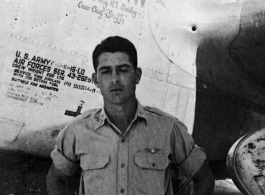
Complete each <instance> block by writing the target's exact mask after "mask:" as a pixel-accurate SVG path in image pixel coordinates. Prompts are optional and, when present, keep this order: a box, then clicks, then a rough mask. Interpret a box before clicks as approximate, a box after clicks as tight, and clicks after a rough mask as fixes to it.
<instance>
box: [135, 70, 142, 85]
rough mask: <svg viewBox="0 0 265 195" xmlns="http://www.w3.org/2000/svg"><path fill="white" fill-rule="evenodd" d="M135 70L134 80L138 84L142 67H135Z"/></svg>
mask: <svg viewBox="0 0 265 195" xmlns="http://www.w3.org/2000/svg"><path fill="white" fill-rule="evenodd" d="M135 72H136V80H135V82H136V84H138V83H139V82H140V80H141V77H142V69H141V68H139V67H137V69H136V71H135Z"/></svg>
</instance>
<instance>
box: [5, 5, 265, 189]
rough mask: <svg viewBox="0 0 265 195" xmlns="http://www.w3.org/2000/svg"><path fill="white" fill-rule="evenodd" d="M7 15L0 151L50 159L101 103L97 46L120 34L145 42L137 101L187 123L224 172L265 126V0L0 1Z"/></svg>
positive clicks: (222, 174) (221, 174)
mask: <svg viewBox="0 0 265 195" xmlns="http://www.w3.org/2000/svg"><path fill="white" fill-rule="evenodd" d="M0 21H1V23H0V24H1V27H0V68H1V72H0V88H1V93H0V109H1V112H0V148H1V150H4V151H9V152H12V151H17V152H23V153H27V154H31V155H34V156H40V157H45V158H47V157H49V155H50V152H51V151H52V150H53V148H54V145H55V138H56V136H57V135H58V133H59V132H60V130H61V129H62V128H63V127H64V126H65V124H67V123H69V122H70V121H71V120H72V119H73V118H74V117H76V116H78V115H80V114H82V112H83V111H84V110H87V109H90V108H95V107H101V106H102V103H103V102H102V96H101V94H100V91H99V90H98V89H97V88H96V87H95V86H94V84H93V80H92V77H91V75H92V73H93V72H94V70H93V65H92V52H93V49H94V48H95V46H96V45H97V44H98V43H100V41H101V40H103V39H104V38H106V37H108V36H114V35H118V36H122V37H125V38H127V39H129V40H130V41H132V42H133V43H134V45H135V46H136V48H137V51H138V62H139V66H140V67H141V68H142V71H143V76H142V79H141V82H140V84H139V85H138V87H137V98H138V99H139V100H140V102H141V103H142V104H143V105H148V106H155V107H158V108H160V109H161V110H163V111H165V112H168V113H170V114H172V115H174V116H176V117H177V118H178V119H179V120H180V121H182V122H183V123H184V124H185V125H186V126H187V127H188V132H189V133H190V134H191V135H192V136H193V137H194V140H195V142H196V144H198V145H199V146H201V147H203V148H204V149H205V151H206V153H207V156H208V160H209V165H210V168H211V169H212V171H213V173H214V175H215V178H217V179H225V178H226V177H229V175H228V174H227V172H226V166H225V162H226V156H227V154H228V151H229V148H230V147H231V146H232V145H233V144H234V143H235V142H236V141H237V140H238V139H239V138H240V137H242V136H243V135H245V134H247V133H249V132H254V131H256V130H257V129H259V128H261V127H263V126H265V101H264V99H265V77H264V76H263V73H264V72H265V68H264V67H265V66H263V65H264V63H265V56H264V52H265V46H264V43H265V36H264V33H265V1H263V0H56V1H54V0H38V1H32V0H23V1H22V0H0ZM217 184H219V185H217V188H216V191H215V194H241V193H240V192H239V191H238V190H237V188H236V187H234V185H233V184H231V185H230V183H226V182H225V181H218V182H217ZM220 186H221V187H220ZM231 186H232V187H231ZM218 187H219V188H218ZM221 188H222V189H223V188H227V190H226V192H222V190H220V189H221ZM234 188H235V189H234ZM223 191H225V190H223ZM244 193H245V192H244Z"/></svg>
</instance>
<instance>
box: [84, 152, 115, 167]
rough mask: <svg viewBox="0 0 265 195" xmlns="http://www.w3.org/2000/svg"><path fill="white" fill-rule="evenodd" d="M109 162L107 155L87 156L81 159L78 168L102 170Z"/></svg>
mask: <svg viewBox="0 0 265 195" xmlns="http://www.w3.org/2000/svg"><path fill="white" fill-rule="evenodd" d="M109 160H110V155H109V154H87V155H84V156H82V157H81V163H80V166H81V167H82V169H83V170H93V169H102V168H104V167H105V166H106V165H107V164H108V163H109Z"/></svg>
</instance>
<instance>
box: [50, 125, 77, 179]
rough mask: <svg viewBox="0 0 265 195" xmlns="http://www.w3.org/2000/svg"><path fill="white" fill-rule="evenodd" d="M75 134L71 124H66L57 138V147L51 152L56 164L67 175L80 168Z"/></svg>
mask: <svg viewBox="0 0 265 195" xmlns="http://www.w3.org/2000/svg"><path fill="white" fill-rule="evenodd" d="M75 140H76V139H75V135H74V132H73V130H72V127H71V126H66V127H65V128H64V129H63V130H62V131H61V132H60V133H59V135H58V137H57V139H56V146H55V149H54V150H53V151H52V153H51V158H52V160H53V164H54V166H55V167H56V168H57V169H59V170H60V171H61V172H62V173H64V174H65V175H67V176H71V175H73V174H74V173H75V172H76V171H77V170H78V168H79V160H78V158H77V156H76V155H75Z"/></svg>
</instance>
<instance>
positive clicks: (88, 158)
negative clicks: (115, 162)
mask: <svg viewBox="0 0 265 195" xmlns="http://www.w3.org/2000/svg"><path fill="white" fill-rule="evenodd" d="M80 166H81V168H82V170H83V171H82V177H83V181H84V182H83V184H84V186H83V189H84V190H85V192H86V193H85V194H93V195H97V194H109V190H108V189H110V155H109V154H86V155H83V156H81V162H80Z"/></svg>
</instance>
